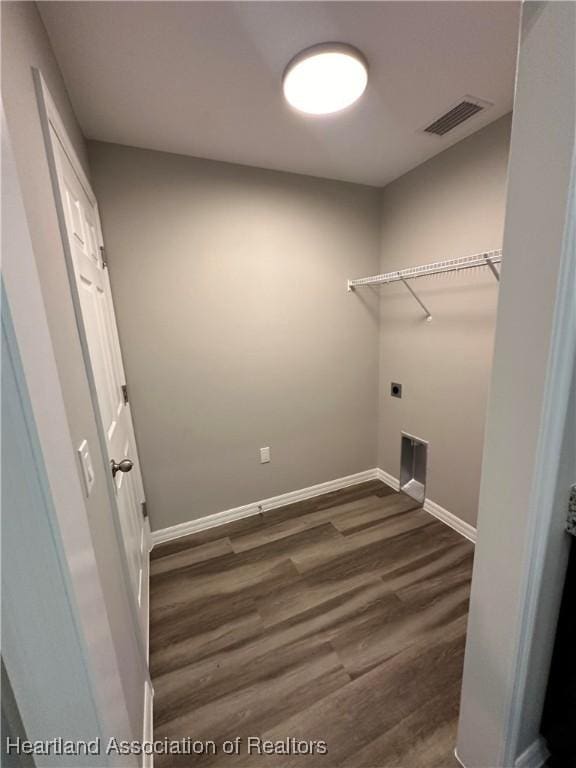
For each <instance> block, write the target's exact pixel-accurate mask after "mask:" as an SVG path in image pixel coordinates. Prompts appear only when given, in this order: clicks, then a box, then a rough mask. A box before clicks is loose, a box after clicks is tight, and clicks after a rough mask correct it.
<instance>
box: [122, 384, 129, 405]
mask: <svg viewBox="0 0 576 768" xmlns="http://www.w3.org/2000/svg"><path fill="white" fill-rule="evenodd" d="M121 389H122V397H123V398H124V405H128V385H127V384H122V387H121Z"/></svg>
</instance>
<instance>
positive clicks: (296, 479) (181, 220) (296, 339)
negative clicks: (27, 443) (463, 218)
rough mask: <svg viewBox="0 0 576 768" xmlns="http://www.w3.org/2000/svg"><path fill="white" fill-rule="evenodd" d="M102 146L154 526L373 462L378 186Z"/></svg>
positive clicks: (100, 174) (102, 197)
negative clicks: (350, 284)
mask: <svg viewBox="0 0 576 768" xmlns="http://www.w3.org/2000/svg"><path fill="white" fill-rule="evenodd" d="M89 151H90V162H91V167H92V175H93V179H94V183H95V191H96V195H97V197H98V200H99V205H100V208H101V214H102V220H103V228H104V239H105V242H106V247H107V250H108V253H109V262H110V273H111V281H112V290H113V294H114V299H115V306H116V312H117V317H118V324H119V330H120V340H121V344H122V350H123V354H124V360H125V365H126V375H127V379H128V386H129V390H130V393H131V394H130V396H131V402H132V405H133V413H134V420H135V429H136V437H137V440H138V447H139V451H140V456H141V461H142V468H143V475H144V482H145V487H146V494H147V499H148V503H149V509H150V515H151V520H152V527H153V529H159V528H164V527H167V526H170V525H174V524H176V523H182V522H185V521H188V520H190V519H193V518H198V517H202V516H204V515H208V514H210V513H213V512H218V511H220V510H224V509H228V508H230V507H235V506H238V505H241V504H246V503H248V502H253V501H257V500H259V499H262V498H266V497H268V496H272V495H276V494H280V493H284V492H286V491H293V490H296V489H299V488H303V487H306V486H309V485H312V484H315V483H319V482H324V481H327V480H331V479H334V478H338V477H341V476H343V475H348V474H351V473H355V472H359V471H362V470H366V469H369V468H372V467H374V466H375V465H376V429H375V424H376V414H377V380H378V357H377V337H378V322H377V305H376V303H375V299H374V297H372V298H369V297H366V296H364V297H356V296H353V295H351V294H348V293H347V292H346V280H347V279H348V278H350V277H354V276H361V275H367V274H372V273H374V271H375V270H376V269H377V266H378V242H379V192H378V191H377V190H374V189H371V188H367V187H362V186H357V185H353V184H345V183H340V182H331V181H324V180H319V179H314V178H310V177H304V176H295V175H291V174H286V173H275V172H272V171H263V170H258V169H252V168H247V167H243V166H236V165H231V164H226V163H218V162H213V161H207V160H198V159H193V158H189V157H183V156H179V155H173V154H165V153H160V152H153V151H146V150H139V149H133V148H129V147H123V146H118V145H113V144H103V143H90V148H89ZM262 446H270V448H271V451H272V461H271V463H270V464H264V465H262V464H260V461H259V449H260V447H262Z"/></svg>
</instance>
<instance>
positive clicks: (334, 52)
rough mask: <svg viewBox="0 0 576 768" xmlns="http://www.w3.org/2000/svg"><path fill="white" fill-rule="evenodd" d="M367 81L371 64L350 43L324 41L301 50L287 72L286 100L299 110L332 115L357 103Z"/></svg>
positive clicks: (284, 85) (285, 75)
mask: <svg viewBox="0 0 576 768" xmlns="http://www.w3.org/2000/svg"><path fill="white" fill-rule="evenodd" d="M367 83H368V67H367V65H366V61H365V59H364V57H363V56H362V54H361V53H360V52H359V51H357V50H356V48H353V47H352V46H351V45H344V44H343V43H322V44H320V45H314V46H312V47H311V48H306V50H304V51H302V52H301V53H299V54H298V55H297V56H296V57H295V58H293V59H292V61H291V62H290V64H288V66H287V67H286V71H285V72H284V80H283V88H284V96H285V98H286V101H287V102H288V103H289V104H290V105H291V106H293V107H294V108H295V109H297V110H299V111H300V112H306V113H308V114H310V115H329V114H331V113H332V112H339V111H340V110H342V109H345V108H346V107H349V106H350V105H351V104H354V102H355V101H357V100H358V99H359V98H360V96H362V94H363V93H364V90H365V89H366V85H367Z"/></svg>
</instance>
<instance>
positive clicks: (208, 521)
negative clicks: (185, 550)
mask: <svg viewBox="0 0 576 768" xmlns="http://www.w3.org/2000/svg"><path fill="white" fill-rule="evenodd" d="M369 480H380V481H381V482H382V483H385V484H386V485H388V486H390V488H393V489H394V490H395V491H398V490H399V489H400V483H399V481H398V480H397V479H396V478H395V477H393V476H392V475H389V474H388V472H385V471H384V470H383V469H379V468H375V469H367V470H366V471H364V472H357V473H356V474H355V475H347V476H346V477H339V478H337V479H336V480H330V481H329V482H327V483H318V484H317V485H311V486H310V487H309V488H302V489H300V490H299V491H290V492H289V493H281V494H280V495H279V496H271V497H270V498H269V499H262V500H261V501H255V502H252V503H251V504H244V505H243V506H241V507H234V508H233V509H225V510H224V511H222V512H215V513H214V514H213V515H206V516H205V517H200V518H198V519H197V520H189V521H188V522H186V523H180V524H179V525H173V526H171V527H170V528H162V529H161V530H159V531H153V532H152V546H156V545H157V544H162V543H163V542H165V541H172V540H173V539H179V538H180V537H182V536H189V535H190V534H191V533H198V532H199V531H205V530H207V529H208V528H215V527H216V526H218V525H224V524H225V523H231V522H234V521H235V520H241V519H242V518H244V517H251V516H252V515H257V514H258V513H259V512H268V511H269V510H271V509H277V508H278V507H285V506H286V505H287V504H295V503H296V502H297V501H305V500H306V499H312V498H314V496H321V495H322V494H324V493H331V492H332V491H339V490H340V489H341V488H347V487H348V486H351V485H359V484H360V483H366V482H368V481H369ZM424 510H425V511H426V512H428V513H429V514H431V515H433V516H434V517H436V518H437V519H438V520H440V521H441V522H443V523H445V524H446V525H448V526H450V528H453V529H454V530H455V531H457V532H458V533H459V534H461V535H462V536H465V537H466V538H467V539H469V540H470V541H472V542H475V541H476V528H474V526H472V525H470V523H466V522H464V520H461V519H460V518H459V517H456V515H454V514H452V512H448V510H447V509H444V507H441V506H440V505H439V504H436V502H434V501H432V500H431V499H426V500H425V501H424Z"/></svg>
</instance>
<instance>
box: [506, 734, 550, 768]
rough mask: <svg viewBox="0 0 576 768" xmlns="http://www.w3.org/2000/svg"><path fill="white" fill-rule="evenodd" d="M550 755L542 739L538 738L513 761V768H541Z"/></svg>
mask: <svg viewBox="0 0 576 768" xmlns="http://www.w3.org/2000/svg"><path fill="white" fill-rule="evenodd" d="M549 757H550V753H549V752H548V749H547V748H546V744H545V742H544V739H543V738H542V737H541V736H538V738H537V739H535V740H534V741H533V742H532V744H530V746H529V747H528V748H527V749H525V750H524V752H522V754H521V755H519V756H518V757H517V758H516V760H515V761H514V768H542V766H543V765H544V763H545V762H546V760H548V758H549Z"/></svg>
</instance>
